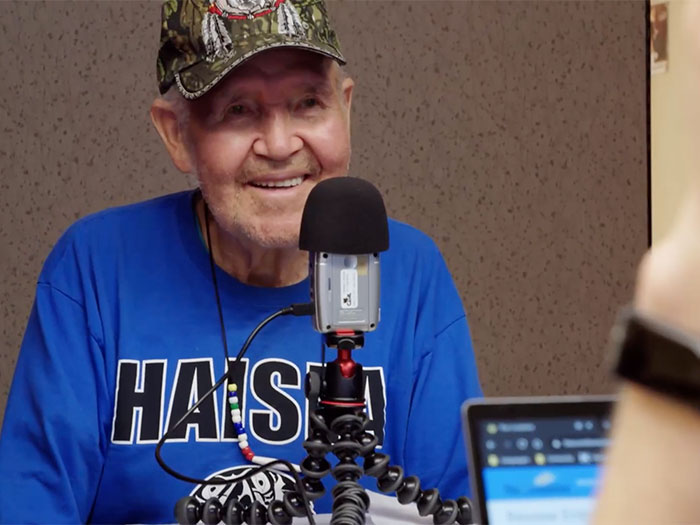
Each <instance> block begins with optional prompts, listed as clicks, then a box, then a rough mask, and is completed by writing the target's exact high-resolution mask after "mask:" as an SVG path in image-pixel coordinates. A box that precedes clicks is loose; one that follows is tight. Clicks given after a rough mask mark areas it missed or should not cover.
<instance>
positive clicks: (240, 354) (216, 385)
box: [156, 306, 294, 485]
mask: <svg viewBox="0 0 700 525" xmlns="http://www.w3.org/2000/svg"><path fill="white" fill-rule="evenodd" d="M293 310H294V309H293V307H292V306H287V307H285V308H282V309H281V310H278V311H276V312H275V313H273V314H272V315H269V316H268V317H267V318H266V319H265V320H264V321H262V322H261V323H260V324H259V325H258V326H256V327H255V329H254V330H253V331H252V332H251V333H250V335H249V336H248V338H247V339H246V340H245V343H243V346H242V347H241V350H240V351H239V352H238V355H237V356H236V358H235V359H234V362H236V361H238V360H239V359H241V358H242V357H243V356H244V355H245V353H246V351H247V350H248V347H249V346H250V344H251V343H252V342H253V339H254V338H255V336H256V335H258V333H259V332H260V330H262V329H263V328H264V327H265V325H267V324H268V323H269V322H270V321H272V320H274V319H276V318H278V317H281V316H283V315H291V314H292V313H293ZM229 370H230V363H229V368H228V369H227V371H226V372H224V374H223V375H222V376H221V377H220V378H219V379H218V381H217V382H216V383H214V386H212V387H211V388H210V389H209V390H208V391H207V392H206V393H205V394H204V395H203V396H202V397H200V398H199V399H198V400H197V402H196V403H195V404H194V405H192V406H191V407H190V409H189V410H188V411H187V412H185V415H184V416H182V417H181V418H180V419H179V420H178V421H177V422H176V423H175V424H174V425H173V426H172V427H170V428H169V429H168V431H167V432H166V433H165V434H164V435H163V437H161V438H160V440H159V441H158V444H157V445H156V461H158V464H159V465H160V466H161V468H162V469H163V470H165V471H166V472H167V473H168V474H170V475H171V476H173V477H175V478H177V479H179V480H182V481H188V482H190V483H205V484H207V485H225V484H227V483H230V481H209V480H206V479H200V478H193V477H190V476H186V475H185V474H181V473H179V472H177V471H176V470H174V469H172V468H171V467H169V466H168V465H167V464H166V463H165V461H164V460H163V458H162V457H161V454H160V449H161V448H162V447H163V445H164V444H165V442H166V441H167V440H168V439H170V437H171V435H172V433H173V432H174V431H175V430H176V429H177V428H179V427H180V425H182V424H183V423H184V422H185V421H186V420H187V418H188V417H189V416H190V415H192V413H193V412H194V411H195V410H197V408H198V407H199V405H201V404H202V403H203V402H204V400H206V399H207V398H208V397H209V396H210V395H212V394H213V393H214V392H215V391H216V389H218V388H219V387H220V386H221V385H222V384H223V383H224V382H225V381H226V379H227V378H228V375H229ZM293 470H294V469H292V471H293Z"/></svg>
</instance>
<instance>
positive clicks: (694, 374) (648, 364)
mask: <svg viewBox="0 0 700 525" xmlns="http://www.w3.org/2000/svg"><path fill="white" fill-rule="evenodd" d="M625 328H626V329H625V330H624V332H623V334H615V335H622V337H621V341H620V355H619V360H618V362H617V365H616V368H615V371H616V373H617V374H619V375H620V376H622V377H624V378H626V379H629V380H631V381H634V382H636V383H640V384H643V385H645V386H647V387H650V388H652V389H654V390H658V391H660V392H664V393H666V394H670V395H674V396H677V397H681V398H683V399H685V400H687V401H692V402H694V403H698V402H700V355H699V354H698V348H700V345H698V342H697V341H695V340H693V339H692V338H691V337H688V336H687V335H686V334H684V333H682V332H679V331H676V330H674V329H673V328H671V327H668V326H666V325H663V324H661V323H658V322H656V321H652V320H650V319H645V318H642V317H640V316H638V315H633V316H631V317H630V318H629V319H628V321H627V325H626V327H625Z"/></svg>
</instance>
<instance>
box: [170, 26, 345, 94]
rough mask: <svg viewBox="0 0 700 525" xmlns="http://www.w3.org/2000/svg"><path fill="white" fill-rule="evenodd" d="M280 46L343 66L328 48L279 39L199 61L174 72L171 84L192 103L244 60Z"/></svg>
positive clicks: (340, 59)
mask: <svg viewBox="0 0 700 525" xmlns="http://www.w3.org/2000/svg"><path fill="white" fill-rule="evenodd" d="M275 36H277V35H275ZM279 36H281V35H279ZM283 47H287V48H295V49H303V50H306V51H313V52H315V53H319V54H321V55H324V56H326V57H329V58H332V59H334V60H336V61H337V62H339V63H340V64H341V65H344V64H345V58H343V55H341V54H340V52H339V51H338V50H337V49H335V48H333V47H332V46H329V45H325V44H322V43H314V42H309V41H308V40H307V41H299V40H298V39H289V38H287V37H282V38H276V39H274V40H271V41H270V42H269V43H265V44H263V45H260V46H257V47H256V48H255V49H252V50H250V51H248V52H246V53H243V54H238V53H235V52H233V53H231V55H230V56H229V57H226V58H222V59H219V60H216V61H214V62H208V61H206V60H201V61H199V62H197V63H195V64H193V65H191V66H189V67H187V68H185V69H183V70H182V71H180V72H178V73H175V83H176V84H177V87H178V89H179V91H180V93H181V94H182V96H183V97H185V98H186V99H189V100H194V99H196V98H199V97H201V96H202V95H204V94H205V93H206V92H208V91H209V90H210V89H212V88H213V87H214V86H215V85H216V84H218V83H219V82H220V81H221V80H222V79H223V78H224V77H225V76H226V75H227V74H229V73H230V72H231V71H232V70H233V69H235V68H236V67H237V66H239V65H240V64H242V63H243V62H245V61H246V60H248V59H250V58H252V57H253V56H255V55H257V54H258V53H262V52H263V51H267V50H269V49H275V48H283Z"/></svg>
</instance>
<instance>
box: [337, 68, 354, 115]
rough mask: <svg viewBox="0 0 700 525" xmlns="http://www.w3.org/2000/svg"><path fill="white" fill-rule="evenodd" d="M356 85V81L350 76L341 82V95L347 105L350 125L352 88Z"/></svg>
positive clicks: (346, 110) (346, 109)
mask: <svg viewBox="0 0 700 525" xmlns="http://www.w3.org/2000/svg"><path fill="white" fill-rule="evenodd" d="M354 87H355V81H354V80H353V79H351V78H350V77H345V78H344V79H343V81H342V82H341V84H340V96H341V97H342V100H343V104H344V106H345V117H346V119H347V121H348V126H350V108H351V106H352V90H353V88H354Z"/></svg>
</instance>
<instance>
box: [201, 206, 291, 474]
mask: <svg viewBox="0 0 700 525" xmlns="http://www.w3.org/2000/svg"><path fill="white" fill-rule="evenodd" d="M202 201H203V202H204V228H205V230H206V234H207V243H206V244H207V251H208V252H209V266H210V268H211V280H212V283H213V284H214V293H215V295H216V307H217V310H218V312H219V324H220V326H221V341H222V343H223V345H224V354H225V356H226V364H227V366H229V367H230V364H231V360H230V358H229V355H228V342H227V338H226V327H225V325H224V313H223V308H222V307H221V297H220V295H219V284H218V282H217V280H216V264H215V263H214V250H213V249H212V244H211V233H210V232H209V206H207V203H206V201H204V198H203V197H202ZM198 229H199V228H198ZM229 370H230V368H229ZM228 402H229V409H230V413H231V422H232V423H233V429H234V432H235V434H236V439H237V440H238V447H239V448H240V450H241V454H242V455H243V456H244V457H245V458H246V459H247V460H248V461H250V462H251V463H255V464H256V465H266V464H268V463H270V462H272V461H275V459H274V458H268V457H265V456H257V455H256V454H255V453H254V452H253V451H252V450H251V448H250V444H249V443H248V434H246V432H245V428H244V427H243V416H242V414H241V407H240V402H239V399H238V385H237V384H236V383H229V385H228ZM293 466H294V468H295V470H299V467H297V466H296V465H293Z"/></svg>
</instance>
